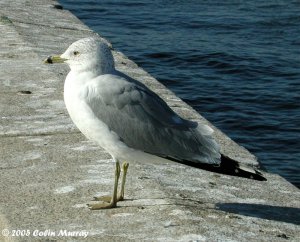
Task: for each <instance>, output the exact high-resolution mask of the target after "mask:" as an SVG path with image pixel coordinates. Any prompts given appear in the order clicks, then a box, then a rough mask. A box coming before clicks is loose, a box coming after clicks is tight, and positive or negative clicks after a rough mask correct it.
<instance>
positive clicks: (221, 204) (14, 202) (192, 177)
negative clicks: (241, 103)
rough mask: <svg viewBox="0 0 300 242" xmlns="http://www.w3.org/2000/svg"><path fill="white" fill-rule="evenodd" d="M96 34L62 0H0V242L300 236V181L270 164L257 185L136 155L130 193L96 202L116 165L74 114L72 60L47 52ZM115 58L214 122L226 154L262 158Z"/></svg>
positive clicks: (183, 110)
mask: <svg viewBox="0 0 300 242" xmlns="http://www.w3.org/2000/svg"><path fill="white" fill-rule="evenodd" d="M99 4H100V3H99ZM91 35H95V33H93V32H92V31H91V30H90V29H89V28H88V27H87V26H85V25H84V24H83V23H81V21H79V20H78V19H77V18H76V17H75V16H74V15H72V14H71V13H70V12H68V11H65V10H64V9H62V8H61V7H60V5H59V3H57V2H55V1H50V0H32V1H25V0H23V1H22V0H15V1H8V0H1V1H0V36H1V38H0V46H1V48H0V70H1V75H0V85H1V88H0V155H1V156H0V230H1V234H0V241H300V226H299V225H300V202H299V201H300V192H299V189H297V188H296V187H294V186H293V185H292V184H290V183H288V182H287V181H286V180H284V179H283V178H281V177H280V176H278V175H274V174H269V173H264V175H265V176H266V178H267V179H268V181H264V182H260V181H254V180H250V179H245V178H240V177H233V176H227V175H222V174H216V173H213V172H208V171H204V170H201V169H196V168H193V167H189V166H186V165H182V164H178V163H175V162H171V161H170V162H169V163H168V164H151V163H148V164H138V163H132V164H130V168H129V174H128V178H127V185H126V188H127V189H126V194H125V196H126V198H127V199H126V200H125V201H123V202H120V203H119V204H118V208H116V209H111V210H102V211H90V210H89V209H88V208H87V207H86V203H88V202H90V201H91V199H92V197H93V196H95V195H106V194H108V193H110V192H111V190H112V185H113V169H114V164H113V162H112V160H111V158H110V156H109V155H108V154H107V153H106V152H105V151H104V150H103V149H101V148H100V147H98V146H97V145H95V144H93V143H92V142H89V141H87V140H86V138H85V137H83V135H82V134H81V133H80V132H79V131H78V130H77V128H76V127H75V126H74V125H73V123H72V121H71V120H70V118H69V116H68V114H67V111H66V108H65V106H64V103H63V80H64V78H65V75H66V74H67V72H68V67H67V66H64V65H51V66H49V65H43V64H42V60H43V59H45V58H46V57H47V56H48V55H50V54H55V53H56V54H59V53H62V52H63V51H64V50H65V49H66V48H67V47H68V46H69V45H70V43H72V42H74V41H75V40H78V39H80V38H83V37H87V36H91ZM114 57H115V60H116V63H117V68H118V69H119V70H120V71H123V72H125V73H126V74H128V75H130V76H132V77H134V78H136V79H138V80H140V81H141V82H143V83H145V84H146V85H148V86H149V87H150V88H151V89H152V90H154V91H155V92H156V93H158V94H159V95H160V96H161V97H162V98H164V100H166V101H167V103H168V104H169V105H170V106H171V107H172V108H173V109H174V110H175V111H176V112H178V113H179V114H180V115H181V116H183V117H185V118H189V119H193V120H196V121H198V122H204V123H208V124H209V125H210V126H211V127H213V128H214V129H215V131H216V132H215V133H216V134H215V136H216V139H217V140H218V141H219V142H220V143H221V145H222V151H223V153H224V154H226V155H228V156H230V157H232V158H234V159H237V160H239V161H240V162H243V163H245V164H248V165H252V166H257V165H258V162H257V159H256V157H255V156H254V155H252V154H251V153H250V152H248V151H247V150H246V149H244V148H243V147H241V146H239V145H238V144H236V143H235V142H234V141H232V140H231V139H230V138H229V137H227V136H226V135H225V134H223V133H222V132H221V131H219V130H217V129H216V128H215V127H214V126H213V125H212V124H210V123H209V122H208V121H207V120H205V119H204V118H203V117H202V116H200V115H199V114H198V113H197V112H196V111H194V110H193V109H192V108H191V107H189V106H188V105H187V104H185V103H184V102H182V101H181V100H180V99H179V98H178V97H176V96H175V95H174V94H173V93H172V92H171V91H170V90H168V89H166V88H165V87H164V86H163V85H162V84H160V83H158V82H157V81H156V80H155V79H154V78H153V77H151V76H150V75H149V74H148V73H146V72H145V71H144V70H142V69H141V68H139V67H138V66H137V65H136V64H135V63H134V62H132V61H130V60H129V59H127V58H126V56H124V55H123V54H122V53H120V52H118V51H114ZM5 229H6V230H8V231H9V233H10V236H4V235H6V234H4V235H3V230H5ZM6 230H5V231H4V232H6ZM67 232H69V234H67ZM72 232H73V233H72ZM76 232H77V233H76ZM20 233H21V234H20ZM85 233H87V237H86V238H85V235H86V234H85ZM13 235H15V236H13Z"/></svg>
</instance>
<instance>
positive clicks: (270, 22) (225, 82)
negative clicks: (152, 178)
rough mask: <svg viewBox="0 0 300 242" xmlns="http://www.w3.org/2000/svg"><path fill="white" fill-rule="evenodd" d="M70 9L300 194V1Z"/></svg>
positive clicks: (66, 2)
mask: <svg viewBox="0 0 300 242" xmlns="http://www.w3.org/2000/svg"><path fill="white" fill-rule="evenodd" d="M60 2H61V3H62V4H63V6H64V8H66V9H69V10H71V11H72V12H73V13H74V14H75V15H76V16H78V17H79V18H80V19H81V20H82V21H83V22H84V23H86V24H87V25H88V26H90V27H91V28H92V29H94V30H95V31H96V32H98V33H99V34H100V35H101V36H103V37H105V38H107V39H109V40H110V41H111V42H112V43H113V45H114V47H115V49H117V50H119V51H121V52H123V53H125V54H126V55H127V56H129V57H130V58H131V59H133V60H134V61H135V62H136V63H138V64H139V65H140V66H141V67H143V68H144V69H146V70H147V71H148V72H149V73H150V74H152V75H153V76H154V77H156V78H157V79H158V80H159V81H160V82H162V83H164V84H165V85H166V86H167V87H168V88H170V89H171V90H173V91H174V92H175V93H176V94H177V95H178V96H179V97H181V98H182V99H183V100H184V101H186V102H187V103H189V104H190V105H192V106H193V107H194V108H195V109H196V110H197V111H199V112H200V113H201V114H202V115H203V116H205V117H206V118H207V119H208V120H210V121H211V122H212V123H213V124H215V125H216V126H217V127H218V128H220V129H221V130H222V131H224V132H225V133H226V134H228V135H229V136H230V137H231V138H233V139H234V140H235V141H237V142H238V143H240V144H241V145H243V146H245V147H246V148H247V149H249V150H250V151H251V152H253V153H254V154H255V155H256V156H257V157H258V158H259V160H260V161H261V163H262V164H263V165H264V166H265V168H266V169H267V170H268V171H270V172H273V173H278V174H280V175H282V176H283V177H285V178H286V179H287V180H289V181H290V182H292V183H294V184H295V185H296V186H298V187H300V176H299V172H300V141H299V139H300V129H299V125H300V2H299V1H288V0H283V1H274V0H269V1H262V0H253V1H233V0H230V1H200V0H190V1H179V0H178V1H175V0H172V1H168V0H157V1H153V0H151V1H150V0H141V1H133V0H132V1H129V0H125V1H107V0H106V1H105V0H103V1H96V0H89V1H85V0H72V1H71V0H61V1H60Z"/></svg>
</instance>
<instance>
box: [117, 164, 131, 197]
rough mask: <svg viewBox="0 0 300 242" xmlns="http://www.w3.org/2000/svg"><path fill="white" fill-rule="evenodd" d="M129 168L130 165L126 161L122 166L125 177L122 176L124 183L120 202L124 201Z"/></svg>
mask: <svg viewBox="0 0 300 242" xmlns="http://www.w3.org/2000/svg"><path fill="white" fill-rule="evenodd" d="M128 167H129V163H128V162H126V161H124V162H123V164H122V170H123V176H122V183H121V192H120V195H119V197H118V201H123V200H124V190H125V182H126V175H127V170H128Z"/></svg>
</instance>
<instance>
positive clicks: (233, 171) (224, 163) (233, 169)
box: [164, 154, 267, 181]
mask: <svg viewBox="0 0 300 242" xmlns="http://www.w3.org/2000/svg"><path fill="white" fill-rule="evenodd" d="M164 158H167V159H169V160H172V161H175V162H178V163H181V164H184V165H188V166H192V167H195V168H200V169H202V170H206V171H211V172H215V173H219V174H225V175H230V176H238V177H244V178H248V179H253V180H257V181H267V179H266V178H265V177H264V176H263V174H262V173H261V172H260V171H258V170H257V168H254V167H251V169H253V172H250V171H248V170H243V169H242V168H241V167H240V166H239V163H238V162H237V161H235V160H233V159H231V158H229V157H228V156H225V155H223V154H221V163H220V164H219V165H212V164H204V163H196V162H193V161H187V160H177V159H175V158H172V157H164Z"/></svg>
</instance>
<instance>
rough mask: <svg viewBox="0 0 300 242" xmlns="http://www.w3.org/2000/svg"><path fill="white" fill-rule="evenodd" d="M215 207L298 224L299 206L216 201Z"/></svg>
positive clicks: (299, 218) (299, 217)
mask: <svg viewBox="0 0 300 242" xmlns="http://www.w3.org/2000/svg"><path fill="white" fill-rule="evenodd" d="M216 208H217V209H219V210H222V211H225V212H230V213H235V214H239V215H245V216H250V217H256V218H262V219H268V220H275V221H281V222H286V223H292V224H296V225H300V208H291V207H279V206H271V205H264V204H248V203H218V204H216Z"/></svg>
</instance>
